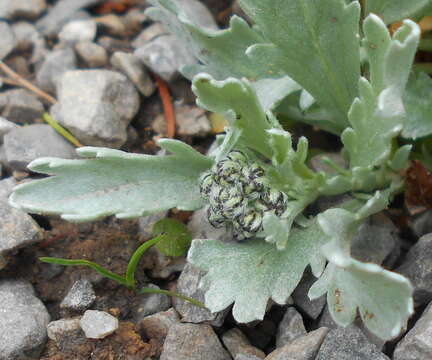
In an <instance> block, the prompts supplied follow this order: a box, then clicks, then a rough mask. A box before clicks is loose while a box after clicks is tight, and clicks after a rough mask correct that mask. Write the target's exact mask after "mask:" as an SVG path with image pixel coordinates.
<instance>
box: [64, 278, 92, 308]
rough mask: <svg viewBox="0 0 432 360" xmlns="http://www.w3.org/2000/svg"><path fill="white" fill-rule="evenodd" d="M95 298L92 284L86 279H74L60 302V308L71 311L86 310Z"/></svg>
mask: <svg viewBox="0 0 432 360" xmlns="http://www.w3.org/2000/svg"><path fill="white" fill-rule="evenodd" d="M95 300H96V295H95V292H94V290H93V286H92V284H91V282H90V281H88V280H87V279H80V280H78V281H75V283H74V284H73V285H72V287H71V289H70V290H69V292H68V293H67V295H66V296H65V298H64V299H63V301H62V302H61V303H60V307H61V308H62V309H67V310H72V311H83V310H87V309H88V308H89V307H90V306H91V305H92V304H93V302H94V301H95Z"/></svg>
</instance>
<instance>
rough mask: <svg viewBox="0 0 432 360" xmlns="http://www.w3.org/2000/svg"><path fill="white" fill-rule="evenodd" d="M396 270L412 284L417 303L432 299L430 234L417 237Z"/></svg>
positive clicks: (431, 241) (431, 243)
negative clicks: (416, 240) (417, 239)
mask: <svg viewBox="0 0 432 360" xmlns="http://www.w3.org/2000/svg"><path fill="white" fill-rule="evenodd" d="M396 272H398V273H400V274H402V275H404V276H406V277H407V278H408V279H409V280H410V281H411V283H412V284H413V286H414V302H415V303H416V304H417V305H420V304H426V303H429V302H430V301H431V300H432V234H428V235H425V236H423V237H421V238H420V239H419V241H418V242H417V243H416V244H415V245H414V246H413V247H412V248H411V249H410V250H409V252H408V254H407V256H406V258H405V260H404V262H403V263H402V265H401V266H400V267H398V268H397V269H396Z"/></svg>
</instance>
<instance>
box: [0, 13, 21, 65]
mask: <svg viewBox="0 0 432 360" xmlns="http://www.w3.org/2000/svg"><path fill="white" fill-rule="evenodd" d="M0 34H1V36H0V60H3V59H4V58H5V57H6V56H8V55H9V54H10V53H11V52H12V51H13V50H14V49H15V47H16V45H17V40H16V38H15V34H14V33H13V31H12V29H11V27H10V26H9V24H8V23H6V22H4V21H0Z"/></svg>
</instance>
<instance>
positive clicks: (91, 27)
mask: <svg viewBox="0 0 432 360" xmlns="http://www.w3.org/2000/svg"><path fill="white" fill-rule="evenodd" d="M96 27H97V26H96V21H94V20H92V19H90V20H75V21H71V22H69V23H67V24H66V25H65V26H63V29H62V31H61V32H60V34H59V39H60V41H63V42H68V43H78V42H87V41H93V40H94V38H95V36H96Z"/></svg>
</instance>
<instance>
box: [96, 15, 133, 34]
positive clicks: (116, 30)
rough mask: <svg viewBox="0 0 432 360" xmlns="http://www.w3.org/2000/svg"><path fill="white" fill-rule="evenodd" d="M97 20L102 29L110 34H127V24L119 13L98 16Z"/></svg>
mask: <svg viewBox="0 0 432 360" xmlns="http://www.w3.org/2000/svg"><path fill="white" fill-rule="evenodd" d="M96 22H97V24H98V25H99V26H100V27H101V28H102V31H103V32H104V33H107V34H108V35H114V36H124V35H125V34H126V24H125V23H124V22H123V21H122V19H121V18H120V17H118V16H117V15H114V14H108V15H104V16H100V17H98V18H96Z"/></svg>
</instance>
